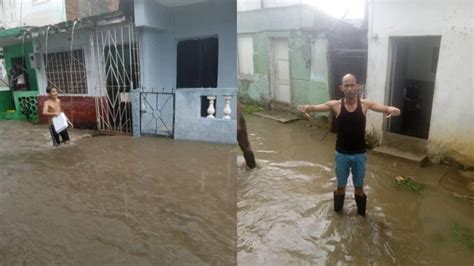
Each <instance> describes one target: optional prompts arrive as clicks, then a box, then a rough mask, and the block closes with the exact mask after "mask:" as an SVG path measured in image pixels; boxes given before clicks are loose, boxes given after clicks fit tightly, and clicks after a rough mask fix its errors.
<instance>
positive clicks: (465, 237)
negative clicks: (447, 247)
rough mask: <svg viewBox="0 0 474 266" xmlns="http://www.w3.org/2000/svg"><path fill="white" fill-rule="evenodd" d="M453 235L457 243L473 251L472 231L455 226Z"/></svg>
mask: <svg viewBox="0 0 474 266" xmlns="http://www.w3.org/2000/svg"><path fill="white" fill-rule="evenodd" d="M453 234H454V237H455V238H456V240H457V241H458V242H459V243H461V244H462V245H463V246H465V247H467V248H468V249H470V250H473V251H474V231H473V230H472V229H469V228H467V227H463V226H461V225H459V224H455V225H454V228H453Z"/></svg>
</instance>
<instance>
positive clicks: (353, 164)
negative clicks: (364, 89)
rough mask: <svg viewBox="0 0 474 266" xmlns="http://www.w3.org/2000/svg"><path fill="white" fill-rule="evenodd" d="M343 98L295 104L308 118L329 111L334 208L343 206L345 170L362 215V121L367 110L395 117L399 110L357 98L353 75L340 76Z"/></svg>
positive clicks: (365, 151) (363, 205)
mask: <svg viewBox="0 0 474 266" xmlns="http://www.w3.org/2000/svg"><path fill="white" fill-rule="evenodd" d="M340 89H341V91H342V92H343V94H344V97H343V98H342V99H341V100H331V101H328V102H326V103H323V104H318V105H299V106H298V110H299V111H300V112H302V113H304V115H305V116H306V117H307V118H309V117H310V116H309V114H308V113H312V112H325V111H332V112H334V113H335V116H336V135H337V137H336V158H335V160H336V176H337V188H336V190H335V191H334V192H333V195H334V211H336V212H340V211H342V208H343V206H344V198H345V190H346V185H347V179H348V177H349V172H351V173H352V178H353V183H354V188H355V191H354V194H355V195H354V196H355V200H356V204H357V213H358V214H359V215H361V216H365V209H366V204H367V196H366V195H365V193H364V188H363V186H364V176H365V169H366V161H367V149H366V143H365V124H366V115H367V111H368V110H373V111H375V112H379V113H386V114H388V115H387V116H386V118H390V117H394V116H399V115H400V110H399V109H398V108H396V107H393V106H385V105H383V104H379V103H376V102H373V101H370V100H367V99H361V98H360V97H359V85H358V84H357V79H356V77H355V76H354V75H353V74H347V75H345V76H344V77H343V78H342V85H341V86H340Z"/></svg>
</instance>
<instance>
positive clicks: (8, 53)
mask: <svg viewBox="0 0 474 266" xmlns="http://www.w3.org/2000/svg"><path fill="white" fill-rule="evenodd" d="M23 49H24V50H23ZM31 52H33V43H32V42H25V45H24V46H23V45H22V44H21V43H20V44H15V45H10V46H6V47H3V54H4V57H5V67H6V69H7V72H8V71H9V70H10V68H11V67H12V60H11V59H12V58H15V57H22V56H25V63H26V70H27V73H28V84H29V85H30V90H31V91H37V90H38V83H37V82H36V71H35V70H34V69H32V68H31V65H30V60H29V59H28V58H29V54H30V53H31Z"/></svg>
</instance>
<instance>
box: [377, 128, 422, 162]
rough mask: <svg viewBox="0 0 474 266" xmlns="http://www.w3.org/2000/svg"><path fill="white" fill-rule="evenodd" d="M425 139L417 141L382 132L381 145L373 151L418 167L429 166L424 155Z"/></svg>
mask: <svg viewBox="0 0 474 266" xmlns="http://www.w3.org/2000/svg"><path fill="white" fill-rule="evenodd" d="M427 144H428V142H427V140H425V139H418V138H413V137H409V136H404V135H400V134H394V133H390V132H383V135H382V145H381V146H379V147H376V148H375V149H373V151H374V152H375V153H378V154H382V155H386V156H391V157H395V158H398V159H402V160H406V161H409V162H413V163H415V164H417V165H418V166H420V167H425V166H428V165H429V164H430V161H429V159H428V156H427V155H426V145H427Z"/></svg>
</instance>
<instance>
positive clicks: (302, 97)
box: [238, 4, 366, 115]
mask: <svg viewBox="0 0 474 266" xmlns="http://www.w3.org/2000/svg"><path fill="white" fill-rule="evenodd" d="M238 21H239V26H238V38H239V40H238V55H239V56H238V66H239V69H238V71H239V96H240V97H242V98H243V99H244V100H247V101H248V100H250V101H256V102H260V103H263V104H268V103H276V104H277V105H283V106H286V107H289V108H290V109H291V108H295V107H296V106H297V105H299V104H320V103H324V102H326V101H328V100H329V99H333V98H336V97H337V96H338V85H340V81H339V80H340V76H341V75H343V74H345V73H349V72H350V73H355V74H357V75H359V76H361V79H362V82H363V81H364V80H365V68H366V65H365V64H366V61H365V57H366V46H365V45H366V44H365V42H364V39H365V33H364V32H363V31H359V30H357V29H355V28H354V27H352V26H351V25H349V24H348V23H346V22H343V21H341V20H339V19H336V18H332V17H330V16H328V15H326V14H324V13H322V12H321V11H319V10H317V9H315V8H314V7H312V6H308V5H304V4H303V5H290V6H283V7H280V6H278V7H269V8H256V9H252V10H247V11H241V12H238ZM355 49H358V51H362V53H359V55H357V56H358V58H357V56H356V57H352V58H346V57H345V54H346V53H347V52H351V51H352V52H354V51H355ZM343 51H345V52H343ZM323 115H325V114H323Z"/></svg>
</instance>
